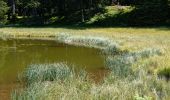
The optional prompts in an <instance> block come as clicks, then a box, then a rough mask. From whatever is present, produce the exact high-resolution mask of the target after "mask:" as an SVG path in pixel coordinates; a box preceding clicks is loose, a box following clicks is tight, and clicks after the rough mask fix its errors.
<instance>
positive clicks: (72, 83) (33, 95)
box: [12, 65, 170, 100]
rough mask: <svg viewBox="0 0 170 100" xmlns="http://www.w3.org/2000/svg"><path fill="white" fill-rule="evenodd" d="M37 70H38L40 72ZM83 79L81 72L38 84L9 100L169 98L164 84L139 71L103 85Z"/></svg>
mask: <svg viewBox="0 0 170 100" xmlns="http://www.w3.org/2000/svg"><path fill="white" fill-rule="evenodd" d="M49 66H50V65H49ZM66 66H67V65H66ZM37 67H38V66H37ZM57 69H58V68H57ZM40 70H42V69H41V68H40ZM31 71H32V70H31ZM57 72H59V71H57ZM59 73H60V72H59ZM43 75H44V74H43ZM59 75H60V74H59ZM47 76H48V75H47ZM85 76H86V73H85V72H81V73H80V74H77V75H76V74H72V77H69V78H67V77H64V79H63V78H62V81H57V80H53V81H42V80H40V81H37V82H34V83H32V84H30V85H29V86H28V87H27V88H25V89H23V90H20V91H15V92H13V94H12V99H13V100H30V99H31V100H103V99H106V100H113V99H116V100H152V99H154V100H155V99H157V100H168V99H169V95H170V86H169V83H168V82H167V81H165V80H161V79H159V78H157V77H156V76H154V75H148V74H147V72H146V71H145V70H143V69H140V70H138V73H136V75H135V77H133V76H127V77H124V78H121V77H119V76H118V75H115V74H113V73H110V74H109V75H108V76H107V77H106V78H105V79H104V81H103V82H101V83H98V84H95V83H93V82H92V81H90V80H89V79H88V77H85Z"/></svg>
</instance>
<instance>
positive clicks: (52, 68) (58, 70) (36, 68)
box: [20, 63, 74, 84]
mask: <svg viewBox="0 0 170 100" xmlns="http://www.w3.org/2000/svg"><path fill="white" fill-rule="evenodd" d="M73 74H74V72H73V71H72V70H71V69H69V68H68V66H67V65H66V64H65V63H56V64H32V65H30V66H28V68H27V69H26V71H25V72H23V74H22V75H20V76H21V77H20V79H23V80H24V81H26V83H27V84H32V83H35V82H43V81H54V80H55V81H57V80H64V79H68V78H71V77H72V76H73Z"/></svg>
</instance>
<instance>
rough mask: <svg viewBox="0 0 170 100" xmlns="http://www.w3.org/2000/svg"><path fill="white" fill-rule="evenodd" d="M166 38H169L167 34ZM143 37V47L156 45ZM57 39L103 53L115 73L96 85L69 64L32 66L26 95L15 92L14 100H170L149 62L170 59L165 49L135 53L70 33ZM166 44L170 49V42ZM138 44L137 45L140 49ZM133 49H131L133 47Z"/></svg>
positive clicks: (168, 90) (167, 88) (166, 84)
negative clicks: (150, 71) (151, 59)
mask: <svg viewBox="0 0 170 100" xmlns="http://www.w3.org/2000/svg"><path fill="white" fill-rule="evenodd" d="M99 30H100V31H101V32H102V31H103V30H101V29H99ZM110 30H111V29H110ZM104 31H106V30H104ZM108 31H109V30H108ZM119 31H120V30H119ZM146 31H147V30H146ZM164 34H165V35H166V33H164ZM135 36H137V35H135ZM139 36H140V37H138V36H137V37H138V38H137V39H140V42H141V44H142V42H144V44H145V45H146V44H147V43H150V45H151V44H152V43H151V42H146V41H148V40H147V39H146V37H147V36H148V35H147V36H146V37H145V36H142V35H141V34H140V35H139ZM55 37H56V40H57V41H59V42H64V43H67V44H71V45H77V46H86V47H92V48H98V49H100V50H103V51H104V53H105V54H106V55H105V56H106V66H107V68H109V69H110V70H111V71H110V74H109V75H108V76H106V77H105V79H104V80H103V82H101V83H99V84H95V83H93V82H92V81H90V80H89V78H88V77H87V75H86V74H85V72H84V71H81V72H80V73H81V74H78V75H76V74H75V71H72V69H69V68H68V66H69V65H67V64H64V65H63V64H61V63H57V64H47V65H31V66H30V69H28V70H27V71H26V72H25V73H26V74H25V76H24V77H25V79H26V81H28V83H29V85H28V86H27V87H26V88H25V89H23V90H22V92H14V93H13V95H12V99H13V100H15V99H16V98H20V99H21V100H22V99H26V100H29V99H33V100H42V99H44V100H46V99H49V100H53V99H57V100H58V99H59V100H60V99H64V100H103V99H109V100H113V99H116V100H124V99H127V100H145V99H146V100H150V99H151V100H152V99H153V100H169V99H170V96H169V95H170V86H169V82H167V81H165V80H164V79H159V78H158V77H157V74H154V73H148V70H149V67H150V65H149V64H148V62H150V60H149V59H150V58H152V57H155V56H159V57H160V56H161V55H163V56H166V57H167V55H168V53H167V52H164V50H162V48H160V49H157V48H149V49H140V50H139V49H134V50H136V51H131V50H129V49H127V48H123V49H122V47H123V46H124V45H121V44H120V43H119V42H117V41H114V40H113V39H110V38H103V37H96V36H82V35H74V36H73V35H70V34H66V33H62V34H58V35H56V36H55ZM125 37H127V36H125ZM128 37H129V36H128ZM151 37H152V36H151ZM151 37H149V38H150V39H151V41H154V43H155V41H156V42H157V40H154V39H153V38H151ZM156 37H157V36H156ZM134 38H135V37H134ZM147 38H148V37H147ZM166 39H167V38H166ZM125 41H126V43H127V44H128V42H129V41H132V42H138V43H139V41H136V38H135V39H133V38H130V39H129V40H128V39H127V40H126V39H125ZM159 41H160V40H158V42H159ZM166 42H167V43H166V45H167V44H168V43H169V42H168V41H166ZM138 43H134V44H135V45H138ZM161 43H162V42H161ZM150 45H149V47H150ZM161 45H162V44H161ZM133 46H134V45H131V46H130V47H133ZM142 46H143V45H142ZM134 48H135V47H134ZM132 50H133V49H132ZM164 54H165V55H164ZM166 54H167V55H166ZM160 58H161V57H160ZM146 60H147V61H146ZM158 63H160V62H158ZM160 64H161V63H160ZM42 66H43V67H42ZM55 66H57V67H61V66H62V67H63V68H64V69H63V68H61V69H60V68H56V67H55ZM65 67H66V68H65ZM82 76H83V77H82Z"/></svg>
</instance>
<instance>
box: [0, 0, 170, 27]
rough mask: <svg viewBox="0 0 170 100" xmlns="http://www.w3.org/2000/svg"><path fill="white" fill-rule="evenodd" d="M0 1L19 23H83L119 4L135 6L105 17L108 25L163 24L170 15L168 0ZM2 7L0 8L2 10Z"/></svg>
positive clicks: (10, 15)
mask: <svg viewBox="0 0 170 100" xmlns="http://www.w3.org/2000/svg"><path fill="white" fill-rule="evenodd" d="M0 2H2V3H0V5H1V6H0V7H1V8H3V9H6V6H5V5H6V3H8V6H9V7H10V9H9V11H8V19H9V20H10V21H11V22H14V23H16V22H18V23H22V24H23V23H25V24H33V23H36V24H38V23H39V24H51V23H54V22H58V23H59V22H61V23H79V22H86V21H89V19H91V18H92V17H94V16H96V14H98V13H105V10H104V9H103V8H105V6H113V5H119V7H120V8H121V7H124V6H132V7H135V9H134V10H132V11H131V12H128V13H126V12H125V13H124V12H123V11H121V12H120V13H119V14H113V17H114V18H112V17H111V18H110V17H108V18H107V23H108V21H109V25H115V23H121V24H122V23H123V24H126V25H138V24H139V23H140V24H141V25H154V24H162V23H163V24H164V23H169V17H170V15H169V12H170V7H169V6H170V0H7V1H6V3H4V1H3V0H1V1H0ZM3 9H0V10H1V11H3V12H5V11H4V10H3ZM113 10H114V9H113ZM0 14H1V13H0ZM3 14H4V13H3ZM3 14H1V15H3ZM18 16H19V17H18ZM16 19H17V21H16ZM18 19H20V20H19V21H18ZM21 19H22V20H21ZM108 19H109V20H108ZM117 20H119V21H117ZM125 20H126V21H125Z"/></svg>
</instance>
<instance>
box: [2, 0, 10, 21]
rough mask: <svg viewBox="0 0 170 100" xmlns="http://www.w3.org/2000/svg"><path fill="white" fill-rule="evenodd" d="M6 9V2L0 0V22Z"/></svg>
mask: <svg viewBox="0 0 170 100" xmlns="http://www.w3.org/2000/svg"><path fill="white" fill-rule="evenodd" d="M7 10H8V7H7V4H6V3H5V2H4V1H3V0H0V24H2V23H3V22H4V20H5V14H6V12H7Z"/></svg>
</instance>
